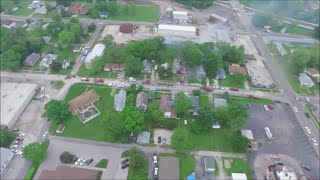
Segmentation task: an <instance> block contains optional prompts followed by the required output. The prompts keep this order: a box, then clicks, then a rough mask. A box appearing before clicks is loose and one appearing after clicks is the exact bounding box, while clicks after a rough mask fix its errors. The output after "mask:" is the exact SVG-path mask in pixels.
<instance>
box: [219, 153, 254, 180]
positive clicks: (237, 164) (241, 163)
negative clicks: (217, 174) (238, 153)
mask: <svg viewBox="0 0 320 180" xmlns="http://www.w3.org/2000/svg"><path fill="white" fill-rule="evenodd" d="M224 160H232V163H231V167H230V168H226V167H225V162H224ZM222 161H223V169H224V171H225V172H227V175H228V176H231V173H245V174H246V175H247V179H248V180H250V179H251V174H250V168H249V164H248V162H247V161H246V160H243V159H241V158H222Z"/></svg>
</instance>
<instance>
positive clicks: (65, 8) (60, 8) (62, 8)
mask: <svg viewBox="0 0 320 180" xmlns="http://www.w3.org/2000/svg"><path fill="white" fill-rule="evenodd" d="M56 9H57V11H58V13H61V11H62V10H64V11H67V10H68V7H64V6H63V5H62V4H60V5H59V6H57V7H56Z"/></svg>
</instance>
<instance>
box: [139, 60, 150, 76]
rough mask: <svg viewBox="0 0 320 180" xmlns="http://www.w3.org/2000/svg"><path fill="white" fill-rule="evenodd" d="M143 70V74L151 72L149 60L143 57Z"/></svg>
mask: <svg viewBox="0 0 320 180" xmlns="http://www.w3.org/2000/svg"><path fill="white" fill-rule="evenodd" d="M142 63H143V70H142V71H141V72H142V73H144V74H150V73H151V64H150V61H149V60H147V59H145V60H143V62H142Z"/></svg>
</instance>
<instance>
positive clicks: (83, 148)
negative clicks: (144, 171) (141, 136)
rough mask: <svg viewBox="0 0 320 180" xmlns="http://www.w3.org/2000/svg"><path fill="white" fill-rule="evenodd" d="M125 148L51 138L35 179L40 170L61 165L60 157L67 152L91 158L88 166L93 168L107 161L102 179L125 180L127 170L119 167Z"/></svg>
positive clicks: (52, 168) (51, 168) (53, 168)
mask: <svg viewBox="0 0 320 180" xmlns="http://www.w3.org/2000/svg"><path fill="white" fill-rule="evenodd" d="M127 149H128V148H127V146H123V147H121V146H116V145H115V147H113V146H112V145H110V146H107V145H106V144H104V143H99V142H97V143H94V144H92V141H86V140H78V139H71V138H61V137H55V136H53V137H51V138H50V145H49V148H48V153H47V156H46V158H45V160H44V161H43V163H42V164H41V165H40V167H39V169H38V171H37V173H36V175H35V179H37V178H38V177H39V175H40V173H41V172H42V170H44V169H47V170H55V169H56V167H57V166H59V165H62V163H61V162H60V158H59V157H60V155H61V154H62V153H63V152H64V151H68V152H70V153H72V154H74V155H76V156H77V157H84V158H93V159H94V161H93V163H92V164H91V165H90V166H95V165H96V164H97V163H98V162H99V161H100V160H101V159H108V161H109V162H108V167H107V169H106V170H105V171H103V174H102V179H126V177H127V173H128V170H127V169H128V168H127V169H126V170H122V169H121V166H120V160H121V155H122V153H123V151H125V150H127Z"/></svg>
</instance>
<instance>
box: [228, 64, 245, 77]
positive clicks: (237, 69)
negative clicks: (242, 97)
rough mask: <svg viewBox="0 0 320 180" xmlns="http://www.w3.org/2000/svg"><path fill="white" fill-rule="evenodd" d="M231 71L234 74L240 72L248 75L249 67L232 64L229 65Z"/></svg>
mask: <svg viewBox="0 0 320 180" xmlns="http://www.w3.org/2000/svg"><path fill="white" fill-rule="evenodd" d="M229 73H230V74H231V75H232V74H234V73H240V74H243V75H247V68H246V67H241V66H240V65H239V64H231V65H230V66H229Z"/></svg>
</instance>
